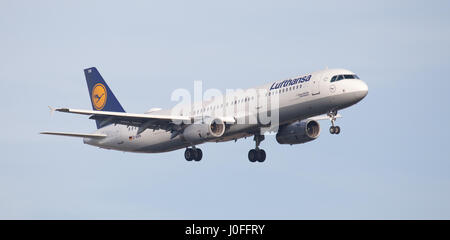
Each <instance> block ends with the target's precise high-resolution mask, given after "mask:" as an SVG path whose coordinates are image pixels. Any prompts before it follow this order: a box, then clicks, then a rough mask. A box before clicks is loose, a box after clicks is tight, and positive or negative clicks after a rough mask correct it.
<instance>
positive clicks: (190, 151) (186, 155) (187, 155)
mask: <svg viewBox="0 0 450 240" xmlns="http://www.w3.org/2000/svg"><path fill="white" fill-rule="evenodd" d="M184 158H185V159H186V160H187V161H192V160H193V159H194V150H193V149H191V148H186V151H184Z"/></svg>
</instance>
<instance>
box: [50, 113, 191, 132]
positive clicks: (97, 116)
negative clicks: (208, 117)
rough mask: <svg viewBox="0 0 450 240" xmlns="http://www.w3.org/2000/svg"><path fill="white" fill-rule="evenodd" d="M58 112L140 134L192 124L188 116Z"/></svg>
mask: <svg viewBox="0 0 450 240" xmlns="http://www.w3.org/2000/svg"><path fill="white" fill-rule="evenodd" d="M54 111H57V112H65V113H74V114H81V115H89V116H90V117H89V119H94V120H100V121H102V125H107V124H110V123H115V124H122V125H128V126H135V127H139V130H138V134H139V133H141V132H143V131H144V130H145V129H147V128H150V129H155V130H156V129H164V130H167V131H172V130H178V129H176V127H175V126H176V124H175V123H174V122H176V121H179V122H181V121H185V122H189V123H190V122H191V120H192V119H191V117H188V116H171V115H155V114H136V113H125V112H109V111H95V110H83V109H72V108H57V109H54Z"/></svg>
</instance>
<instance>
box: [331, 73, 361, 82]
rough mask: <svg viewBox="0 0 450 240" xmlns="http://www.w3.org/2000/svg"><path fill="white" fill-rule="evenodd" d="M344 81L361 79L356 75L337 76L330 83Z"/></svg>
mask: <svg viewBox="0 0 450 240" xmlns="http://www.w3.org/2000/svg"><path fill="white" fill-rule="evenodd" d="M342 79H359V77H358V76H357V75H354V74H345V75H336V76H333V77H332V78H331V81H330V82H337V81H340V80H342Z"/></svg>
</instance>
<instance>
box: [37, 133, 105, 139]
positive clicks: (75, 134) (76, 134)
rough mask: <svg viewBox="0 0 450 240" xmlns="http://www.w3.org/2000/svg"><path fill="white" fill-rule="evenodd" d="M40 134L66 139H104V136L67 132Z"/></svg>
mask: <svg viewBox="0 0 450 240" xmlns="http://www.w3.org/2000/svg"><path fill="white" fill-rule="evenodd" d="M40 134H47V135H58V136H67V137H82V138H104V137H106V135H105V134H95V133H94V134H86V133H68V132H41V133H40Z"/></svg>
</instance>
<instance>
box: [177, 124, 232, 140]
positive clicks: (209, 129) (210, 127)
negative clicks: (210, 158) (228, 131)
mask: <svg viewBox="0 0 450 240" xmlns="http://www.w3.org/2000/svg"><path fill="white" fill-rule="evenodd" d="M224 133H225V123H224V122H223V121H222V120H221V119H219V118H214V119H208V120H206V121H203V122H198V123H194V124H192V125H189V126H188V127H186V128H185V129H184V132H183V137H184V139H185V140H186V141H188V142H191V143H197V142H202V141H205V140H210V139H213V138H218V137H221V136H222V135H223V134H224Z"/></svg>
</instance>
